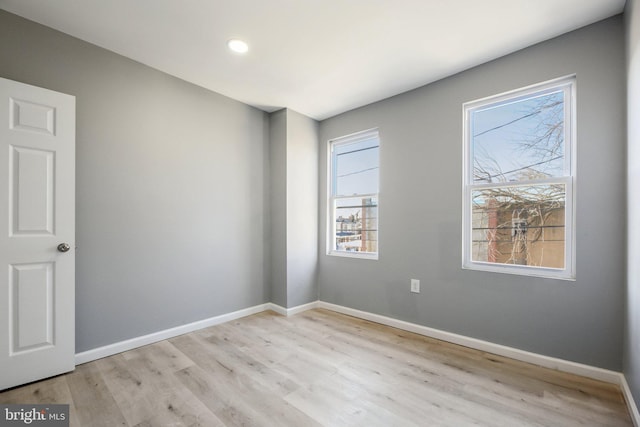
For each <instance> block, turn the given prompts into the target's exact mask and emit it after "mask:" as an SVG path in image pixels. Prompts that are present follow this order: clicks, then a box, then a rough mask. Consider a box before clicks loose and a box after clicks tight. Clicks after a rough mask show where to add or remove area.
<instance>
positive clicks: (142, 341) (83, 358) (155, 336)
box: [75, 303, 276, 365]
mask: <svg viewBox="0 0 640 427" xmlns="http://www.w3.org/2000/svg"><path fill="white" fill-rule="evenodd" d="M269 309H272V308H271V303H267V304H260V305H256V306H254V307H249V308H245V309H242V310H238V311H234V312H232V313H227V314H222V315H220V316H215V317H210V318H209V319H204V320H199V321H197V322H193V323H188V324H186V325H182V326H176V327H175V328H170V329H165V330H164V331H159V332H154V333H152V334H148V335H143V336H141V337H136V338H131V339H129V340H126V341H120V342H117V343H114V344H110V345H106V346H104V347H98V348H94V349H92V350H88V351H83V352H82V353H76V358H75V360H76V365H81V364H83V363H87V362H91V361H93V360H98V359H102V358H103V357H107V356H112V355H114V354H117V353H122V352H123V351H128V350H133V349H134V348H138V347H142V346H144V345H148V344H153V343H156V342H158V341H162V340H166V339H169V338H173V337H177V336H178V335H182V334H186V333H189V332H193V331H197V330H198V329H203V328H208V327H209V326H214V325H219V324H220V323H225V322H229V321H231V320H235V319H239V318H241V317H245V316H250V315H252V314H256V313H260V312H263V311H265V310H269ZM274 311H276V310H274Z"/></svg>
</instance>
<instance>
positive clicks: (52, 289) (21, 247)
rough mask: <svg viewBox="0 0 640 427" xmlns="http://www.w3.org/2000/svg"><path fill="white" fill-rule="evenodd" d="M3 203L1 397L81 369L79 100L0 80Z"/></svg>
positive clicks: (0, 187)
mask: <svg viewBox="0 0 640 427" xmlns="http://www.w3.org/2000/svg"><path fill="white" fill-rule="evenodd" d="M0 201H4V204H3V205H2V206H0V225H1V226H0V390H1V389H5V388H9V387H14V386H16V385H20V384H24V383H27V382H31V381H35V380H38V379H42V378H45V377H49V376H53V375H57V374H60V373H63V372H67V371H70V370H73V369H74V367H75V360H74V357H75V323H74V322H75V98H74V97H72V96H69V95H65V94H61V93H58V92H54V91H50V90H47V89H42V88H38V87H35V86H29V85H25V84H22V83H17V82H13V81H10V80H7V79H2V78H0ZM60 243H67V244H68V245H69V246H70V247H71V249H70V250H69V251H68V252H61V251H59V250H58V249H57V247H58V245H59V244H60ZM2 266H4V267H2Z"/></svg>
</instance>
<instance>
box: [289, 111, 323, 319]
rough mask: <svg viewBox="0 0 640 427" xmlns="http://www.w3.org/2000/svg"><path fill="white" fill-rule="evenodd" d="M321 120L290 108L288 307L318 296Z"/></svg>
mask: <svg viewBox="0 0 640 427" xmlns="http://www.w3.org/2000/svg"><path fill="white" fill-rule="evenodd" d="M317 189H318V123H317V122H316V121H315V120H312V119H310V118H309V117H307V116H304V115H302V114H300V113H297V112H295V111H293V110H290V109H287V307H295V306H298V305H301V304H306V303H309V302H312V301H316V300H317V299H318V287H317V281H316V268H317V265H318V226H317V224H318V193H317Z"/></svg>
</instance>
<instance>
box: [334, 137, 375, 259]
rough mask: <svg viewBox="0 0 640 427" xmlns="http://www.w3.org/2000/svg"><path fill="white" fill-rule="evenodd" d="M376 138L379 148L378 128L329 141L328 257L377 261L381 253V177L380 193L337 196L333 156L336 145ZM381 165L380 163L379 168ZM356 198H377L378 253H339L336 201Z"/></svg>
mask: <svg viewBox="0 0 640 427" xmlns="http://www.w3.org/2000/svg"><path fill="white" fill-rule="evenodd" d="M374 137H375V138H376V139H377V140H378V146H380V133H379V131H378V128H373V129H368V130H364V131H361V132H356V133H353V134H350V135H346V136H342V137H338V138H333V139H330V140H329V141H328V144H327V252H326V253H327V255H331V256H338V257H345V258H361V259H370V260H377V259H378V256H379V253H380V182H379V180H380V178H379V177H380V175H379V174H378V192H377V193H370V194H369V193H367V194H364V193H362V194H360V193H358V194H353V195H348V196H337V195H335V191H336V185H335V176H334V174H335V171H334V168H333V163H334V156H333V147H335V146H336V145H343V144H351V143H355V142H358V141H362V140H367V139H371V138H374ZM379 167H380V164H379V163H378V168H379ZM354 197H362V198H366V197H375V198H376V200H377V201H378V206H377V212H378V228H377V231H378V233H377V236H378V240H377V241H378V243H377V251H376V252H349V251H339V250H336V249H335V247H336V240H335V239H336V230H335V226H336V218H335V213H336V209H335V205H336V201H337V200H340V199H350V198H354Z"/></svg>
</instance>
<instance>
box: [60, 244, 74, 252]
mask: <svg viewBox="0 0 640 427" xmlns="http://www.w3.org/2000/svg"><path fill="white" fill-rule="evenodd" d="M69 249H71V246H69V244H68V243H60V244H59V245H58V251H59V252H67V251H68V250H69Z"/></svg>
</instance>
